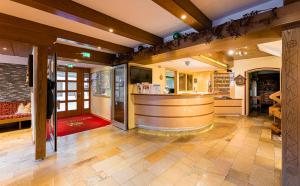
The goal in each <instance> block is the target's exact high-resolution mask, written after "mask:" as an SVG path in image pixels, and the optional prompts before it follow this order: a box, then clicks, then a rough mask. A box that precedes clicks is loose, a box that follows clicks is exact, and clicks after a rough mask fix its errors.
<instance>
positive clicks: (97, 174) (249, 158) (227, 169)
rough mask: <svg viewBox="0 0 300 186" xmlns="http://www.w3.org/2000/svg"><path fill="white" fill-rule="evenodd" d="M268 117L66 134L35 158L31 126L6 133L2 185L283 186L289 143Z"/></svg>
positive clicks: (0, 156)
mask: <svg viewBox="0 0 300 186" xmlns="http://www.w3.org/2000/svg"><path fill="white" fill-rule="evenodd" d="M265 128H266V125H265V124H264V118H246V117H240V118H239V117H226V118H225V117H224V118H221V117H219V118H216V119H215V126H214V128H213V129H212V130H210V131H209V132H207V133H202V134H198V135H195V136H190V137H154V136H146V135H142V134H138V133H137V132H136V131H135V130H133V131H130V132H124V131H121V130H119V129H117V128H115V127H113V126H107V127H104V128H100V129H95V130H91V131H87V132H83V133H79V134H75V135H72V136H66V137H62V138H59V141H58V143H59V146H58V149H59V151H58V153H56V154H52V155H50V157H48V158H47V159H46V160H44V161H34V160H33V158H34V146H33V145H32V142H31V131H30V129H26V130H21V131H16V132H9V133H0V185H13V186H18V185H38V186H43V185H50V186H51V185H63V186H68V185H76V186H81V185H88V186H90V185H105V186H110V185H126V186H127V185H128V186H131V185H132V186H144V185H164V186H169V185H182V186H189V185H198V186H210V185H226V186H227V185H228V186H229V185H254V186H273V185H280V174H281V173H280V172H281V144H280V143H278V142H274V141H270V140H266V139H265V138H262V137H261V136H262V134H263V133H264V132H263V131H264V129H265Z"/></svg>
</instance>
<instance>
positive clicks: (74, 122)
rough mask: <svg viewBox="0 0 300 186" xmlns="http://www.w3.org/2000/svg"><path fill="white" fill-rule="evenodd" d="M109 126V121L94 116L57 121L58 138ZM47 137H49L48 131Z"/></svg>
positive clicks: (87, 115) (86, 115)
mask: <svg viewBox="0 0 300 186" xmlns="http://www.w3.org/2000/svg"><path fill="white" fill-rule="evenodd" d="M109 124H110V122H109V121H106V120H104V119H101V118H99V117H96V116H94V115H92V114H85V115H80V116H74V117H68V118H61V119H58V120H57V136H66V135H69V134H74V133H78V132H82V131H86V130H91V129H95V128H99V127H103V126H106V125H109ZM47 129H48V127H47ZM47 137H49V132H48V130H47Z"/></svg>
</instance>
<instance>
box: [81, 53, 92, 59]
mask: <svg viewBox="0 0 300 186" xmlns="http://www.w3.org/2000/svg"><path fill="white" fill-rule="evenodd" d="M81 55H82V57H84V58H90V57H91V53H89V52H81Z"/></svg>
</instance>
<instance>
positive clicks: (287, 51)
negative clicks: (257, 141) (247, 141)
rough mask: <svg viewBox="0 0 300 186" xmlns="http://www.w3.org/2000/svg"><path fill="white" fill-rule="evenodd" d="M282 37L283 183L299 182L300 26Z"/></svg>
mask: <svg viewBox="0 0 300 186" xmlns="http://www.w3.org/2000/svg"><path fill="white" fill-rule="evenodd" d="M282 37H283V61H282V63H283V64H282V101H283V104H282V125H283V143H282V151H283V154H282V155H283V156H282V158H283V160H282V161H283V167H282V173H283V174H282V175H283V179H282V180H283V183H282V185H284V186H294V185H295V186H296V185H297V186H299V185H300V167H299V160H300V156H299V155H300V153H299V150H300V147H299V145H300V143H299V139H300V131H299V130H300V120H299V116H300V113H299V112H300V108H299V106H300V92H299V90H300V79H299V76H300V55H299V52H300V48H299V44H300V28H297V29H292V30H286V31H284V32H283V34H282Z"/></svg>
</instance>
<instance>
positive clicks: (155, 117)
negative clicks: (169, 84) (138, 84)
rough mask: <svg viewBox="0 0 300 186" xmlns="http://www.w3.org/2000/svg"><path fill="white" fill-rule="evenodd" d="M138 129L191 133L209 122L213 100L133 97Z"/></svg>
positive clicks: (204, 97)
mask: <svg viewBox="0 0 300 186" xmlns="http://www.w3.org/2000/svg"><path fill="white" fill-rule="evenodd" d="M133 95H134V107H135V123H136V125H137V127H138V128H142V129H147V130H158V131H176V132H180V131H194V130H201V129H206V128H209V127H210V126H211V125H212V123H213V115H214V98H213V96H212V95H198V94H178V95H174V94H173V95H169V94H133Z"/></svg>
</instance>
